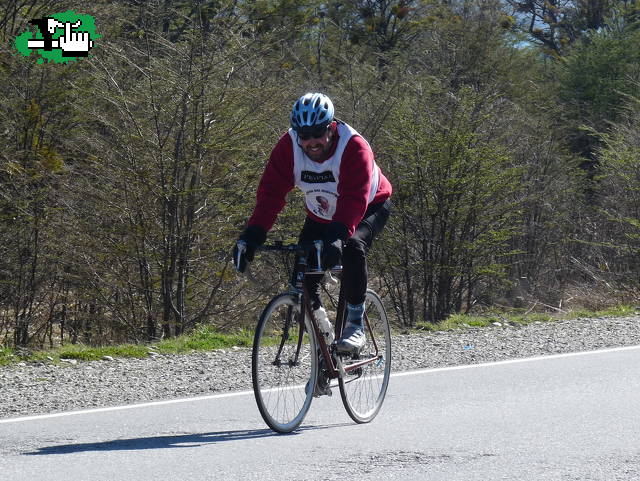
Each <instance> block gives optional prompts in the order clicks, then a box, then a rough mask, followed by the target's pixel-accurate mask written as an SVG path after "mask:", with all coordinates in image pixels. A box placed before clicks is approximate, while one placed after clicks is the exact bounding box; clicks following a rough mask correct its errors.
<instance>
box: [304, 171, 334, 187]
mask: <svg viewBox="0 0 640 481" xmlns="http://www.w3.org/2000/svg"><path fill="white" fill-rule="evenodd" d="M301 179H302V182H306V183H307V184H324V183H326V182H335V181H336V179H335V177H334V176H333V172H331V171H330V170H325V171H324V172H311V171H308V170H303V171H302V174H301Z"/></svg>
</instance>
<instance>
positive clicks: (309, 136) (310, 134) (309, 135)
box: [298, 127, 329, 140]
mask: <svg viewBox="0 0 640 481" xmlns="http://www.w3.org/2000/svg"><path fill="white" fill-rule="evenodd" d="M327 130H329V127H327V128H326V129H322V130H317V131H315V132H304V133H298V138H299V139H300V140H309V139H319V138H320V137H322V136H323V135H325V134H326V133H327Z"/></svg>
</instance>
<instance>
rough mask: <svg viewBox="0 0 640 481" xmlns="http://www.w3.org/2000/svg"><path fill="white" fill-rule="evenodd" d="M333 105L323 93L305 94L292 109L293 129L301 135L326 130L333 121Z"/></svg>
mask: <svg viewBox="0 0 640 481" xmlns="http://www.w3.org/2000/svg"><path fill="white" fill-rule="evenodd" d="M333 113H334V109H333V103H332V102H331V99H330V98H329V97H327V96H326V95H324V94H321V93H308V94H304V95H303V96H302V97H300V98H299V99H298V100H296V103H295V104H293V109H291V128H292V129H293V130H295V131H296V132H298V133H300V132H303V131H312V130H314V131H317V130H320V129H322V128H326V127H327V125H329V124H330V123H331V122H332V121H333Z"/></svg>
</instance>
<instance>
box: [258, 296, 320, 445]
mask: <svg viewBox="0 0 640 481" xmlns="http://www.w3.org/2000/svg"><path fill="white" fill-rule="evenodd" d="M300 307H301V306H300V303H299V301H298V296H297V295H295V294H289V293H285V294H280V295H279V296H276V297H274V298H273V299H272V300H271V302H269V304H268V305H267V307H266V308H265V309H264V311H263V312H262V315H261V316H260V320H259V321H258V327H257V328H256V333H255V337H254V340H253V352H252V356H251V374H252V378H253V392H254V394H255V397H256V402H257V404H258V409H259V410H260V414H261V415H262V418H263V419H264V421H265V422H266V423H267V425H268V426H269V427H270V428H271V429H273V430H274V431H277V432H279V433H289V432H291V431H293V430H294V429H296V428H297V427H298V426H300V423H302V420H303V419H304V417H305V415H306V414H307V411H308V410H309V407H310V406H311V401H312V400H313V387H314V386H315V384H316V376H317V362H318V361H317V360H318V356H317V355H316V343H315V338H314V334H313V329H311V327H310V326H309V325H308V321H307V320H302V319H305V318H306V316H304V315H302V316H301V315H300Z"/></svg>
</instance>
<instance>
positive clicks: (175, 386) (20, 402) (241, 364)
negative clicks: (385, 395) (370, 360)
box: [0, 316, 640, 418]
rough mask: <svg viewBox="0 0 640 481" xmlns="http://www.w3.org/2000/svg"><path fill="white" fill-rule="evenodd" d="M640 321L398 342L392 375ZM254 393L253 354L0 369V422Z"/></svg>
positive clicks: (567, 345)
mask: <svg viewBox="0 0 640 481" xmlns="http://www.w3.org/2000/svg"><path fill="white" fill-rule="evenodd" d="M639 323H640V316H634V317H607V318H589V319H585V318H579V319H572V320H563V321H554V322H544V323H535V324H529V325H526V326H518V325H510V324H508V323H504V324H499V325H493V326H491V327H485V328H470V329H466V330H462V329H461V330H450V331H442V332H435V333H412V334H402V335H397V336H394V338H393V344H392V349H393V370H394V371H396V372H397V371H405V370H411V369H424V368H432V367H444V366H455V365H461V364H474V363H481V362H491V361H499V360H507V359H515V358H521V357H531V356H541V355H547V354H558V353H567V352H578V351H589V350H594V349H603V348H608V347H619V346H630V345H640V328H639V326H638V324H639ZM246 389H251V351H250V349H246V348H233V349H229V350H218V351H214V352H199V353H192V354H185V355H171V356H163V355H157V354H153V353H150V356H149V358H147V359H106V360H102V361H92V362H63V363H62V364H61V365H55V364H53V363H21V364H19V365H13V366H8V367H0V392H1V393H2V396H0V418H10V417H18V416H26V415H36V414H48V413H54V412H62V411H70V410H77V409H88V408H95V407H106V406H114V405H123V404H131V403H139V402H145V401H156V400H164V399H173V398H184V397H189V396H198V395H207V394H212V393H219V392H228V391H236V390H246Z"/></svg>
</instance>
